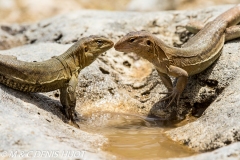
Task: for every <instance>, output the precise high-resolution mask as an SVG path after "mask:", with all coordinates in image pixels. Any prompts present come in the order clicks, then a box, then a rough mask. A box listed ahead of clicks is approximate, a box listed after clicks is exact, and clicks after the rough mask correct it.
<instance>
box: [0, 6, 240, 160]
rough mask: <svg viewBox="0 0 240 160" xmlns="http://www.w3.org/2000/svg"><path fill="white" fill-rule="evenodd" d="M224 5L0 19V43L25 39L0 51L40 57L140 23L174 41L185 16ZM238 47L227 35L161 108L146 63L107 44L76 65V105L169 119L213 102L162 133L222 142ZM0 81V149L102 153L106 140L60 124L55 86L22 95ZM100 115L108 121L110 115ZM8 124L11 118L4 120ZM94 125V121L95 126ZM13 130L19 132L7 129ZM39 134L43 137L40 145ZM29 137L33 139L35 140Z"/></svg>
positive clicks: (209, 145)
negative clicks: (212, 57) (210, 61)
mask: <svg viewBox="0 0 240 160" xmlns="http://www.w3.org/2000/svg"><path fill="white" fill-rule="evenodd" d="M229 7H230V6H224V7H218V8H207V9H204V10H197V11H175V12H154V13H151V12H149V13H137V12H134V13H131V12H105V11H80V12H73V13H70V14H65V15H60V16H57V17H53V18H50V19H46V20H43V21H40V22H38V23H36V24H31V25H19V26H18V25H17V26H11V25H9V26H7V25H4V27H1V31H0V36H1V37H2V40H1V41H4V43H0V47H2V48H4V49H7V48H11V47H15V46H18V45H21V44H29V45H27V46H24V47H19V48H14V49H11V50H5V51H1V52H0V54H11V55H15V56H17V57H18V59H21V60H25V61H42V60H45V59H48V58H50V57H52V56H53V55H58V54H61V53H63V52H64V51H65V50H66V49H67V48H68V47H69V46H70V45H71V44H72V43H73V42H75V41H77V40H78V39H79V38H81V37H84V36H89V35H92V34H101V35H104V36H106V37H109V38H111V39H112V40H113V41H115V42H116V41H117V40H118V39H119V38H120V37H122V36H123V35H125V34H126V33H127V32H130V31H136V30H148V31H150V32H152V33H153V34H155V35H156V36H158V37H159V38H161V39H162V40H164V41H165V42H166V43H168V44H170V45H175V46H179V45H181V44H182V43H184V42H185V41H186V40H187V38H189V36H190V34H189V33H188V32H186V30H185V29H184V27H183V26H184V25H186V24H187V22H188V21H189V17H194V19H197V20H202V21H203V20H205V19H206V18H209V16H210V18H209V19H208V21H210V20H212V19H213V18H214V17H216V16H217V15H219V14H220V13H221V12H223V11H225V10H226V9H228V8H229ZM143 17H146V18H143ZM4 28H5V29H4ZM6 28H7V29H6ZM179 36H180V39H179ZM19 42H20V43H19ZM57 43H59V44H57ZM239 47H240V46H239V44H238V40H236V41H232V42H228V43H227V44H226V45H225V46H224V48H223V50H222V56H221V57H220V58H219V60H218V61H217V62H216V63H214V65H212V66H211V67H210V68H209V69H207V70H206V71H204V72H203V73H201V74H199V75H196V76H193V77H191V78H190V80H189V83H188V86H187V88H186V90H185V91H184V93H183V95H182V99H181V102H180V106H178V108H176V106H173V107H169V108H165V107H164V106H165V105H164V104H163V103H159V102H158V101H159V99H160V98H161V97H163V95H160V94H159V93H160V92H163V91H166V89H165V88H164V86H163V85H162V83H161V82H159V77H158V75H157V72H156V70H155V69H154V67H153V66H152V65H151V64H150V63H149V62H147V61H145V60H143V59H141V58H140V57H138V56H137V55H135V54H124V53H119V52H116V51H114V50H113V49H111V50H109V51H108V52H106V53H105V54H103V55H101V56H100V57H99V58H98V59H97V60H96V61H95V62H94V63H93V64H92V65H90V66H89V67H87V68H85V69H84V70H83V71H82V72H81V74H80V76H79V84H78V89H77V95H78V98H77V107H76V110H77V111H78V113H79V114H82V115H83V116H85V115H91V113H94V112H97V113H104V112H121V113H127V114H137V115H144V116H146V115H148V114H153V115H155V116H157V117H159V118H160V119H162V120H171V119H176V118H177V119H181V118H182V117H184V116H185V115H186V114H191V113H192V114H193V113H194V112H192V111H191V110H192V108H197V111H198V109H199V110H202V109H205V108H206V107H208V106H209V105H210V104H211V103H212V102H213V103H212V104H211V105H210V107H209V108H208V109H207V110H206V111H205V112H204V114H203V115H202V117H201V118H199V119H198V120H197V121H195V122H193V123H190V124H188V125H186V126H183V127H179V128H177V129H174V130H170V131H169V132H167V134H168V135H169V137H170V138H172V139H173V140H176V141H180V142H182V143H184V144H187V145H188V146H189V147H190V148H193V149H195V150H198V151H206V150H211V149H215V148H219V147H222V146H225V145H227V144H230V143H232V142H235V141H237V140H239V134H238V132H239V127H238V126H239V125H238V122H239V121H238V119H237V118H238V116H237V115H238V113H239V111H238V107H237V104H238V101H237V100H238V96H237V95H238V88H239V87H238V86H237V81H238V77H237V76H236V75H238V73H239V65H240V64H239V55H238V54H237V53H238V50H239ZM229 62H231V63H229ZM0 87H1V90H0V97H1V103H0V114H1V116H0V117H1V119H2V121H1V125H0V129H1V130H2V131H4V132H3V134H2V137H1V138H2V139H1V141H3V142H4V143H2V144H1V145H2V146H1V148H4V149H5V148H6V149H8V148H9V149H10V148H14V147H15V148H16V149H19V150H28V149H29V148H31V149H33V150H38V149H44V148H43V147H45V148H46V149H50V150H51V146H57V148H59V149H64V148H65V147H66V146H68V147H70V148H68V147H66V149H71V150H72V149H73V150H74V149H79V150H81V149H82V150H83V149H86V150H87V151H89V154H90V152H95V153H94V154H92V155H93V156H96V157H98V158H99V159H100V158H103V157H105V156H106V155H105V154H104V153H102V152H101V151H99V150H98V149H99V146H101V144H103V143H104V142H106V139H105V138H103V137H102V136H100V135H93V134H90V133H86V132H84V131H81V130H76V129H74V128H72V127H71V126H68V125H67V124H65V123H63V121H65V118H64V116H63V115H62V113H61V112H60V108H61V104H60V103H59V101H58V96H59V92H58V91H53V92H49V93H44V94H38V93H36V94H26V93H21V92H18V91H14V90H12V89H9V88H6V87H4V86H3V85H1V86H0ZM225 88H226V89H225ZM224 89H225V90H224ZM234 92H235V93H234ZM15 97H17V98H15ZM220 98H221V99H220ZM197 111H195V112H197ZM38 113H39V114H40V115H39V114H38ZM173 113H174V114H173ZM198 114H199V115H201V113H198ZM229 117H230V119H229ZM9 119H11V121H9ZM46 119H47V120H46ZM96 121H98V119H97V120H95V121H94V120H93V119H92V118H91V116H90V117H88V118H87V119H86V123H88V122H92V125H94V123H95V122H96ZM104 121H111V117H110V118H105V119H104ZM20 122H21V123H20ZM16 123H17V124H19V125H17V127H16V126H14V127H12V126H13V125H14V124H16ZM82 123H85V122H82ZM103 123H104V122H103ZM88 124H90V125H91V123H88ZM101 124H102V122H101V123H99V124H98V125H99V126H101ZM29 126H30V127H29ZM26 128H27V129H26ZM69 128H71V129H69ZM13 130H14V131H16V133H17V132H19V133H17V134H14V133H15V132H13ZM72 130H74V133H72V132H71V131H72ZM69 132H71V133H69ZM29 135H30V136H29ZM8 137H13V138H12V139H8ZM56 137H58V138H57V139H56ZM59 137H60V138H59ZM28 138H29V139H28ZM85 138H87V139H88V140H86V139H85ZM7 139H8V140H7ZM44 139H47V141H48V142H47V143H48V145H47V146H46V145H45V141H44ZM18 140H20V141H18ZM36 140H37V142H38V143H35V142H36ZM15 142H16V143H15ZM20 142H21V143H20ZM91 144H96V145H94V146H91ZM226 151H227V150H226ZM112 158H113V157H111V158H110V159H112ZM103 159H104V158H103ZM105 159H106V157H105Z"/></svg>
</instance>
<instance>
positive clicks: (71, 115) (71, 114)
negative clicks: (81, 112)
mask: <svg viewBox="0 0 240 160" xmlns="http://www.w3.org/2000/svg"><path fill="white" fill-rule="evenodd" d="M64 115H65V116H66V118H67V119H68V121H69V122H68V123H69V124H70V125H71V126H74V127H76V128H80V126H79V125H78V124H77V123H76V120H75V118H76V117H77V114H76V112H75V110H74V109H72V108H65V109H64Z"/></svg>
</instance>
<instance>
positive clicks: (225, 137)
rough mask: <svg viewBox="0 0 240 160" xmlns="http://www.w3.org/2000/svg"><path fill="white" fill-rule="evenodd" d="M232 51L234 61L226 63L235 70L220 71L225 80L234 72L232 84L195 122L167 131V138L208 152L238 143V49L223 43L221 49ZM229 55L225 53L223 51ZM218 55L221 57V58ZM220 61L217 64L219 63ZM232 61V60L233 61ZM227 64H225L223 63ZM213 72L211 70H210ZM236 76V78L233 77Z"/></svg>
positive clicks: (239, 138) (239, 128) (239, 90)
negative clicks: (233, 50)
mask: <svg viewBox="0 0 240 160" xmlns="http://www.w3.org/2000/svg"><path fill="white" fill-rule="evenodd" d="M230 45H231V50H232V49H236V50H235V52H232V53H233V54H235V55H234V57H235V59H231V58H230V57H229V58H230V59H229V60H228V62H231V63H230V64H234V65H235V67H234V68H232V69H230V68H229V70H228V71H227V70H225V72H224V70H222V69H227V68H228V67H227V65H226V66H225V67H226V68H222V69H221V72H222V71H223V73H225V74H222V76H224V77H225V78H226V76H228V75H229V74H231V73H232V72H233V71H232V70H235V72H234V73H235V77H234V79H235V80H234V81H231V83H230V85H229V86H228V87H227V88H226V89H225V90H224V91H223V92H222V94H221V95H220V96H218V98H217V99H216V100H215V101H214V102H213V103H212V104H211V105H210V106H209V107H208V108H207V109H206V111H205V112H204V114H203V115H202V116H201V117H200V118H199V119H198V120H196V121H195V122H192V123H189V124H187V125H185V126H183V127H179V128H176V129H173V130H171V131H168V132H167V134H168V135H169V136H170V138H171V139H173V140H175V141H180V142H181V143H182V144H185V145H187V146H188V147H190V148H192V149H194V150H196V151H209V150H213V149H216V148H220V147H223V146H226V145H228V144H231V143H233V142H236V141H239V140H240V132H239V131H240V123H239V116H238V115H239V114H240V108H239V105H240V86H239V76H238V75H239V73H240V70H239V65H240V64H239V58H237V57H240V55H239V54H237V53H238V50H239V48H240V44H239V43H235V44H234V45H233V44H229V43H228V44H226V45H225V47H224V49H223V52H225V50H227V49H230V48H228V47H230ZM226 53H229V52H226ZM223 57H224V55H223V56H221V58H223ZM221 58H220V61H221ZM235 60H236V61H235ZM226 64H227V63H226ZM214 69H215V68H214ZM236 75H237V76H236Z"/></svg>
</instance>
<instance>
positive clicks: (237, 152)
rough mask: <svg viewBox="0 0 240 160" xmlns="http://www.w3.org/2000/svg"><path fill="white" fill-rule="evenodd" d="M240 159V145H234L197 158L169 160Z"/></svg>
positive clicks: (172, 159)
mask: <svg viewBox="0 0 240 160" xmlns="http://www.w3.org/2000/svg"><path fill="white" fill-rule="evenodd" d="M239 157H240V143H239V142H238V143H233V144H231V145H229V146H225V147H222V148H220V149H216V150H215V151H212V152H207V153H202V154H199V155H196V156H190V157H185V158H170V159H168V160H206V159H214V160H238V159H239Z"/></svg>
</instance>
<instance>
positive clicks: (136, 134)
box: [82, 113, 196, 160]
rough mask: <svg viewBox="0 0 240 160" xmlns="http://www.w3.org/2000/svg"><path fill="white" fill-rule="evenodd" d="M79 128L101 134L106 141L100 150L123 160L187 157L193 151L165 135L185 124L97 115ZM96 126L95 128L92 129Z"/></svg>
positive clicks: (103, 114)
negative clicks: (168, 131) (166, 132)
mask: <svg viewBox="0 0 240 160" xmlns="http://www.w3.org/2000/svg"><path fill="white" fill-rule="evenodd" d="M89 118H90V119H91V120H90V121H88V122H87V123H91V125H90V124H85V125H84V126H82V127H83V128H82V129H83V130H86V131H88V132H92V133H98V134H102V135H104V136H105V137H107V138H108V139H109V142H108V143H107V144H105V145H104V146H103V147H102V149H103V150H104V151H106V152H109V153H111V154H113V155H115V156H116V157H117V158H118V159H124V160H137V159H138V160H150V159H151V160H154V159H160V158H176V157H187V156H191V155H193V154H196V153H195V152H193V151H191V150H189V149H188V148H187V147H185V146H182V145H180V144H178V143H176V142H173V141H171V140H170V139H168V138H167V137H166V136H165V134H164V132H165V131H167V130H169V129H171V128H175V127H176V126H181V125H184V124H185V123H188V122H189V121H188V122H187V121H186V120H185V121H182V122H181V123H176V124H164V123H162V122H160V123H159V122H156V121H154V120H153V119H147V120H146V119H145V118H142V117H138V116H134V115H127V114H117V113H96V114H92V115H91V116H90V117H89V116H88V118H87V119H88V120H89ZM94 125H95V126H94Z"/></svg>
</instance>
